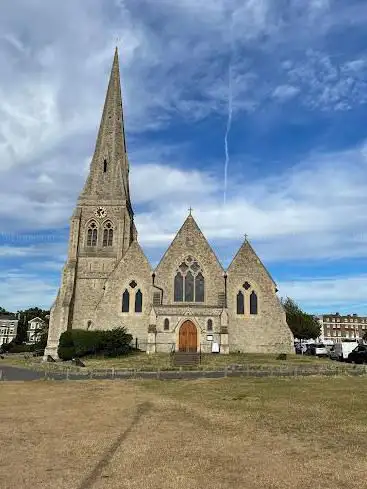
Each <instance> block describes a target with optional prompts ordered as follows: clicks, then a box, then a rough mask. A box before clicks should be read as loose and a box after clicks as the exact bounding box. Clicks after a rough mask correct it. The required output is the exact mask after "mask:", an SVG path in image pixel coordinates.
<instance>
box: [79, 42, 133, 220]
mask: <svg viewBox="0 0 367 489" xmlns="http://www.w3.org/2000/svg"><path fill="white" fill-rule="evenodd" d="M94 199H98V200H100V201H110V200H113V201H125V202H126V207H127V208H128V209H129V211H130V212H131V213H132V210H131V203H130V192H129V162H128V158H127V152H126V141H125V130H124V117H123V109H122V96H121V83H120V68H119V56H118V50H117V47H116V50H115V56H114V59H113V64H112V69H111V74H110V80H109V83H108V89H107V94H106V99H105V103H104V108H103V113H102V119H101V123H100V127H99V131H98V136H97V142H96V147H95V150H94V155H93V158H92V162H91V165H90V170H89V175H88V178H87V181H86V183H85V186H84V189H83V191H82V193H81V195H80V197H79V201H80V202H81V201H85V200H88V201H90V200H94Z"/></svg>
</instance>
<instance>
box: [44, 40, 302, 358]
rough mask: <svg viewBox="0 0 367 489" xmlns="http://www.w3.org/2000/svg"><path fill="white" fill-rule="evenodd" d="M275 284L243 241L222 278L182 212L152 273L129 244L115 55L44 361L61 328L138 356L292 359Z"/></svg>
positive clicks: (131, 228)
mask: <svg viewBox="0 0 367 489" xmlns="http://www.w3.org/2000/svg"><path fill="white" fill-rule="evenodd" d="M276 292H277V289H276V285H275V282H274V281H273V279H272V278H271V277H270V275H269V273H268V271H267V270H266V268H265V267H264V265H263V264H262V263H261V261H260V259H259V258H258V256H257V255H256V253H255V251H254V250H253V249H252V247H251V246H250V244H249V243H248V242H247V240H246V242H245V243H244V244H243V246H241V248H240V250H239V251H238V253H237V254H236V256H235V258H234V259H233V261H232V263H231V264H230V266H229V268H228V269H227V270H225V269H224V268H223V267H222V265H221V264H220V262H219V260H218V259H217V257H216V255H215V253H214V251H213V250H212V248H211V246H210V245H209V243H208V241H207V240H206V238H205V236H204V234H203V232H202V231H201V230H200V228H199V226H198V225H197V223H196V221H195V219H194V217H193V216H192V215H191V211H190V214H189V216H188V217H187V219H186V220H185V222H184V224H183V225H182V226H181V228H180V230H179V231H178V233H177V235H176V237H175V238H174V240H173V241H172V243H171V245H170V246H169V248H168V250H167V251H166V253H165V254H164V255H163V257H162V259H161V261H160V262H159V264H158V266H157V267H156V269H155V270H153V269H152V267H151V265H150V264H149V261H148V260H147V258H146V256H145V254H144V251H143V250H142V248H141V247H140V245H139V243H138V241H137V232H136V228H135V224H134V213H133V209H132V205H131V201H130V191H129V162H128V157H127V151H126V141H125V131H124V118H123V108H122V96H121V86H120V72H119V60H118V52H117V49H116V52H115V56H114V60H113V64H112V70H111V75H110V80H109V83H108V89H107V95H106V99H105V104H104V108H103V113H102V119H101V123H100V127H99V131H98V135H97V141H96V146H95V150H94V154H93V157H92V161H91V164H90V169H89V174H88V177H87V179H86V182H85V185H84V188H83V189H82V192H81V193H80V196H79V198H78V201H77V204H76V208H75V210H74V212H73V215H72V217H71V221H70V238H69V249H68V257H67V260H66V263H65V266H64V268H63V271H62V278H61V285H60V289H59V291H58V294H57V297H56V300H55V302H54V304H53V306H52V308H51V314H50V326H49V334H48V341H47V347H46V349H45V354H44V359H47V356H48V355H51V356H52V357H53V358H57V356H58V355H57V350H58V345H59V340H60V335H61V334H62V333H63V332H64V331H66V330H69V329H84V330H95V329H101V330H111V329H114V328H117V327H121V326H123V327H125V328H126V329H127V331H128V332H129V333H130V334H131V335H132V337H133V341H134V344H136V345H137V346H138V348H139V349H140V350H142V351H146V352H147V353H155V352H166V353H169V352H172V351H178V352H185V351H189V352H196V353H197V352H198V351H201V352H204V353H210V352H211V351H215V352H218V351H219V352H220V353H223V354H227V353H229V352H231V351H243V352H259V353H260V352H261V353H269V352H272V353H275V352H277V353H291V352H292V351H293V336H292V334H291V332H290V330H289V328H288V325H287V323H286V316H285V313H284V310H283V308H282V307H281V304H280V302H279V299H278V297H277V295H276Z"/></svg>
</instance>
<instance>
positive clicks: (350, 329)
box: [316, 312, 367, 343]
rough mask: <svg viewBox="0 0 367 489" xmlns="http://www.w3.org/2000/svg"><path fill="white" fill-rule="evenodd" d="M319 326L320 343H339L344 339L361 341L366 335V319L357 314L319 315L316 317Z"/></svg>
mask: <svg viewBox="0 0 367 489" xmlns="http://www.w3.org/2000/svg"><path fill="white" fill-rule="evenodd" d="M316 318H317V320H318V322H319V324H320V337H319V338H318V340H319V341H320V342H322V343H331V342H332V343H341V342H342V341H343V340H345V339H349V340H362V338H363V337H364V335H365V334H366V333H367V317H366V316H358V314H347V315H340V314H339V313H338V312H336V313H334V314H321V315H319V316H316Z"/></svg>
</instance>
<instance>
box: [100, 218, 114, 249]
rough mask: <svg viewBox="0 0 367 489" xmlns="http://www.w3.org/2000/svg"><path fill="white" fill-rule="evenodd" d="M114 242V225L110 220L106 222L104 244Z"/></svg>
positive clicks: (107, 244)
mask: <svg viewBox="0 0 367 489" xmlns="http://www.w3.org/2000/svg"><path fill="white" fill-rule="evenodd" d="M112 243H113V227H112V223H111V222H110V221H108V222H106V223H105V225H104V228H103V243H102V246H112Z"/></svg>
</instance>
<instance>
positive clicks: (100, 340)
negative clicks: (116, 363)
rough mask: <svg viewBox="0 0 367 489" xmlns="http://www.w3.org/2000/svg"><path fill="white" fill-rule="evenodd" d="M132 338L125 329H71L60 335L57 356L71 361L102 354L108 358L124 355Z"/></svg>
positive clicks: (128, 349) (127, 351)
mask: <svg viewBox="0 0 367 489" xmlns="http://www.w3.org/2000/svg"><path fill="white" fill-rule="evenodd" d="M131 341H132V336H131V335H130V334H128V333H127V332H126V329H125V328H115V329H112V330H108V331H86V330H84V329H72V330H69V331H65V332H64V333H62V335H61V337H60V342H59V348H58V355H59V357H60V358H61V359H62V360H71V359H72V358H77V357H78V358H80V357H84V356H86V355H93V354H97V353H98V354H103V355H105V356H108V357H116V356H120V355H125V354H127V353H129V352H130V351H131V347H130V343H131Z"/></svg>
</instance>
